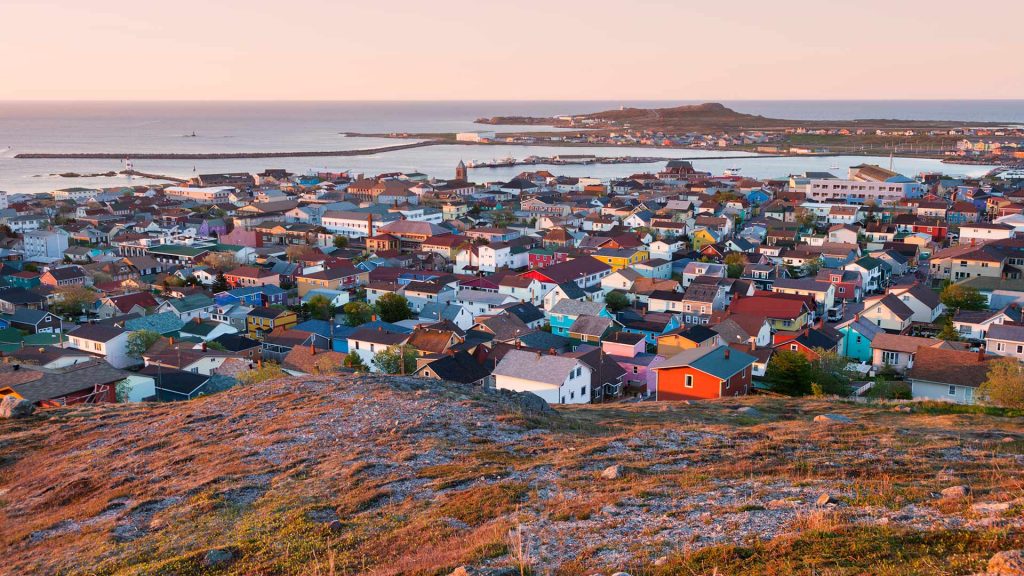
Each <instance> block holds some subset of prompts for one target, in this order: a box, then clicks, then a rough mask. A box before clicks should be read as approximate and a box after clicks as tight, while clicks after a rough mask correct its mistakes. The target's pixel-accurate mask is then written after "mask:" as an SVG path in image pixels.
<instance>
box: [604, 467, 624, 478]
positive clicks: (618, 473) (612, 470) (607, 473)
mask: <svg viewBox="0 0 1024 576" xmlns="http://www.w3.org/2000/svg"><path fill="white" fill-rule="evenodd" d="M621 477H622V465H620V464H615V465H613V466H609V467H607V468H605V469H604V470H602V471H601V478H603V479H605V480H615V479H617V478H621Z"/></svg>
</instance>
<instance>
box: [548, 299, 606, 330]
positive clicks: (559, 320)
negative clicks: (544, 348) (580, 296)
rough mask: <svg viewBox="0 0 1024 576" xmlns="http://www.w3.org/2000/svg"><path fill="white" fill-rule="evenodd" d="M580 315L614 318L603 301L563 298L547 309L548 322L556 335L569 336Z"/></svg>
mask: <svg viewBox="0 0 1024 576" xmlns="http://www.w3.org/2000/svg"><path fill="white" fill-rule="evenodd" d="M580 316H599V317H602V318H611V319H614V317H613V316H612V313H611V312H609V311H608V308H606V307H605V305H604V303H602V302H590V301H588V300H583V301H580V300H570V299H568V298H563V299H561V300H559V301H558V302H557V303H556V304H555V305H554V306H552V307H551V310H548V311H547V317H548V323H549V324H551V333H552V334H554V335H556V336H564V337H566V338H568V337H569V328H570V327H572V325H573V322H576V319H577V318H579V317H580Z"/></svg>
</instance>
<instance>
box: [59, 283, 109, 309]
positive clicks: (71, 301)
mask: <svg viewBox="0 0 1024 576" xmlns="http://www.w3.org/2000/svg"><path fill="white" fill-rule="evenodd" d="M57 296H58V298H57V300H58V304H57V307H58V308H59V309H60V310H61V311H62V312H63V313H64V314H66V315H72V314H82V313H83V312H85V311H86V310H88V309H89V308H91V307H92V304H93V303H94V302H96V300H97V299H98V298H99V297H98V296H97V295H96V293H95V292H93V291H92V290H90V289H88V288H86V287H85V286H82V285H80V284H69V285H67V286H60V287H58V288H57Z"/></svg>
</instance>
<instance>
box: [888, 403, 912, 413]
mask: <svg viewBox="0 0 1024 576" xmlns="http://www.w3.org/2000/svg"><path fill="white" fill-rule="evenodd" d="M892 411H893V412H913V411H914V409H913V408H911V407H910V406H907V405H906V404H897V405H895V406H893V407H892Z"/></svg>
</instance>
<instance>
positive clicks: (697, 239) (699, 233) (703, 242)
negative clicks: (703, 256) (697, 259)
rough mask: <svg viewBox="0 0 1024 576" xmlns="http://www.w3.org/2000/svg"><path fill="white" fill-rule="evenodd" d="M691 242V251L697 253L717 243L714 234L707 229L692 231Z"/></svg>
mask: <svg viewBox="0 0 1024 576" xmlns="http://www.w3.org/2000/svg"><path fill="white" fill-rule="evenodd" d="M692 241H693V249H694V250H696V251H698V252H699V251H700V250H701V249H702V248H704V247H705V246H707V245H709V244H714V243H715V242H718V237H717V236H715V233H714V232H712V231H711V230H708V229H707V228H699V229H697V230H694V232H693V239H692Z"/></svg>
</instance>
